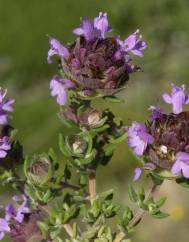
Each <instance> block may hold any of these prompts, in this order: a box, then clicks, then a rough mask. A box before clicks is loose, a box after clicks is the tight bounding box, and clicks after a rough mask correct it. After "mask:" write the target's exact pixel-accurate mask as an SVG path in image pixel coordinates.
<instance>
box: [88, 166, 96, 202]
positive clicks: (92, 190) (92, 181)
mask: <svg viewBox="0 0 189 242" xmlns="http://www.w3.org/2000/svg"><path fill="white" fill-rule="evenodd" d="M89 197H90V202H91V204H92V203H93V201H94V200H95V198H96V171H94V172H91V173H90V174H89Z"/></svg>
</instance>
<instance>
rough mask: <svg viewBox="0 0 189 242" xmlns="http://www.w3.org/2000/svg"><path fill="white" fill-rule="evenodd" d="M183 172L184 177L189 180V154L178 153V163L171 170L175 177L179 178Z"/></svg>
mask: <svg viewBox="0 0 189 242" xmlns="http://www.w3.org/2000/svg"><path fill="white" fill-rule="evenodd" d="M181 171H182V173H183V176H184V177H186V178H189V154H187V153H185V152H178V153H177V154H176V162H175V163H174V165H173V166H172V169H171V172H172V174H173V175H174V176H178V175H179V174H180V173H181Z"/></svg>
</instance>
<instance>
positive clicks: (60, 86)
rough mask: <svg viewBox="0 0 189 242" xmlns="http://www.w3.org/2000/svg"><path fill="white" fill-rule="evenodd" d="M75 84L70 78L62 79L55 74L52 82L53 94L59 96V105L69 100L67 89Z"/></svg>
mask: <svg viewBox="0 0 189 242" xmlns="http://www.w3.org/2000/svg"><path fill="white" fill-rule="evenodd" d="M72 86H73V83H72V82H71V81H70V80H67V79H62V78H60V77H59V76H54V77H53V79H52V80H51V82H50V89H51V95H52V96H53V97H54V96H56V97H57V99H56V100H57V103H58V104H59V105H65V103H66V101H67V92H66V90H67V89H68V88H70V87H72Z"/></svg>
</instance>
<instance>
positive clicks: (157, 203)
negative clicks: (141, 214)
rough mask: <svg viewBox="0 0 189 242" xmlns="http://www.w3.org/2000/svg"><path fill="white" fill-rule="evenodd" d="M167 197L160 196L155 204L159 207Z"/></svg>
mask: <svg viewBox="0 0 189 242" xmlns="http://www.w3.org/2000/svg"><path fill="white" fill-rule="evenodd" d="M166 200H167V198H166V197H162V198H160V199H159V200H158V201H157V202H156V205H157V206H158V207H159V208H160V207H162V206H163V205H164V203H165V202H166Z"/></svg>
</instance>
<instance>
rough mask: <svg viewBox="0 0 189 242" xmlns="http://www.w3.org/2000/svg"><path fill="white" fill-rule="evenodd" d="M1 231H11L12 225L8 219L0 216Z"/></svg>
mask: <svg viewBox="0 0 189 242" xmlns="http://www.w3.org/2000/svg"><path fill="white" fill-rule="evenodd" d="M0 231H1V232H5V231H6V232H9V231H10V227H9V224H8V222H7V221H6V219H2V218H0Z"/></svg>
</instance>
